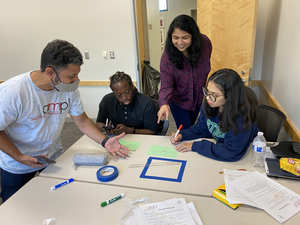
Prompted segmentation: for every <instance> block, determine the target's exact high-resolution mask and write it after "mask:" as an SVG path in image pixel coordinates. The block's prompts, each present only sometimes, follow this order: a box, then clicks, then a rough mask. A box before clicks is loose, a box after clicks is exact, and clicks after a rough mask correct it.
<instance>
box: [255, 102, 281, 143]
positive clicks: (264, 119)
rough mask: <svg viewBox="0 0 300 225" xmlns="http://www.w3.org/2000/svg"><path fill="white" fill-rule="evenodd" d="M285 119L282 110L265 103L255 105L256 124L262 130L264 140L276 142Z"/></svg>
mask: <svg viewBox="0 0 300 225" xmlns="http://www.w3.org/2000/svg"><path fill="white" fill-rule="evenodd" d="M285 121H286V116H285V114H284V113H283V112H281V111H280V110H278V109H275V108H273V107H271V106H267V105H258V106H257V126H258V129H259V130H260V131H262V132H264V137H265V138H266V141H269V142H276V141H277V137H278V134H279V132H280V130H281V128H282V126H283V124H284V123H285Z"/></svg>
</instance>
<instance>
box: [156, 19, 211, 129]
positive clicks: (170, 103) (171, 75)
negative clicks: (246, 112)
mask: <svg viewBox="0 0 300 225" xmlns="http://www.w3.org/2000/svg"><path fill="white" fill-rule="evenodd" d="M211 51H212V45H211V42H210V40H209V38H208V37H207V36H205V35H204V34H201V33H200V31H199V28H198V26H197V24H196V22H195V21H194V19H193V18H191V17H190V16H187V15H180V16H177V17H176V18H175V19H174V20H173V22H172V23H171V25H170V28H169V30H168V34H167V39H166V48H165V51H164V52H163V54H162V57H161V61H160V76H161V89H160V91H159V100H158V103H159V105H160V110H159V112H158V114H157V115H158V122H159V121H160V120H161V119H164V118H166V119H167V120H168V119H169V111H170V110H171V112H172V115H173V117H174V120H175V122H176V125H177V127H179V126H180V124H182V126H183V127H182V128H183V129H187V128H189V127H190V126H192V125H193V124H194V123H195V121H196V119H197V116H198V114H199V110H200V107H201V104H202V100H203V92H202V87H204V86H205V83H206V79H207V76H208V73H209V72H210V55H211Z"/></svg>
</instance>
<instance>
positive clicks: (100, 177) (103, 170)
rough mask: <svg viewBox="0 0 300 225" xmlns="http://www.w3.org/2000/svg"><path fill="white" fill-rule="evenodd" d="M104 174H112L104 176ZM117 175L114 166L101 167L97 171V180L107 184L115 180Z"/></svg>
mask: <svg viewBox="0 0 300 225" xmlns="http://www.w3.org/2000/svg"><path fill="white" fill-rule="evenodd" d="M106 172H112V173H111V174H109V175H105V173H106ZM118 175H119V172H118V168H117V167H115V166H103V167H102V168H100V169H99V170H98V171H97V179H98V180H99V181H101V182H109V181H112V180H114V179H116V178H117V176H118Z"/></svg>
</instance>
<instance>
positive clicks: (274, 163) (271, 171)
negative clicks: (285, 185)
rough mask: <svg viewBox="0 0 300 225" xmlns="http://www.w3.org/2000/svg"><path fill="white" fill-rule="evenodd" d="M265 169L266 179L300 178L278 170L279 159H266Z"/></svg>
mask: <svg viewBox="0 0 300 225" xmlns="http://www.w3.org/2000/svg"><path fill="white" fill-rule="evenodd" d="M265 169H266V173H267V175H268V177H281V178H288V179H296V180H300V177H298V176H296V175H294V174H292V173H289V172H287V171H284V170H282V169H280V164H279V159H272V158H266V161H265Z"/></svg>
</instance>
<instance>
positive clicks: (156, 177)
mask: <svg viewBox="0 0 300 225" xmlns="http://www.w3.org/2000/svg"><path fill="white" fill-rule="evenodd" d="M153 159H154V160H161V161H168V162H179V163H181V167H180V170H179V173H178V176H177V178H167V177H158V176H148V175H146V173H147V170H148V168H149V166H150V164H151V161H152V160H153ZM185 166H186V160H177V159H166V158H157V157H149V158H148V160H147V163H146V166H145V167H144V169H143V171H142V173H141V175H140V178H147V179H155V180H166V181H173V182H181V180H182V176H183V172H184V169H185Z"/></svg>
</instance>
